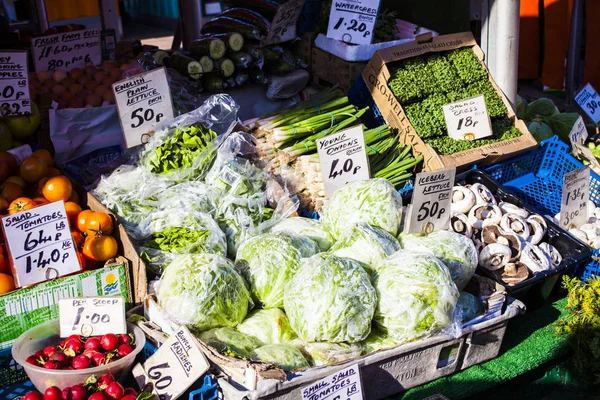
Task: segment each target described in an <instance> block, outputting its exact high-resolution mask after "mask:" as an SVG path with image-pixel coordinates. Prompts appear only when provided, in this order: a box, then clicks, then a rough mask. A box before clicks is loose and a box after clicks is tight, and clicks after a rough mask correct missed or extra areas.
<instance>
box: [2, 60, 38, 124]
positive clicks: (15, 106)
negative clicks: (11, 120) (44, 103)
mask: <svg viewBox="0 0 600 400" xmlns="http://www.w3.org/2000/svg"><path fill="white" fill-rule="evenodd" d="M29 113H31V101H30V98H29V78H28V75H27V52H26V51H0V117H6V116H10V115H22V114H29Z"/></svg>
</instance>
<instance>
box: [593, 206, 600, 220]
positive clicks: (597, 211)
mask: <svg viewBox="0 0 600 400" xmlns="http://www.w3.org/2000/svg"><path fill="white" fill-rule="evenodd" d="M593 215H594V217H596V218H598V219H600V207H596V208H594V213H593Z"/></svg>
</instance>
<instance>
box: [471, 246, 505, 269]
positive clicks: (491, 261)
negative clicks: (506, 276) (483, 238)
mask: <svg viewBox="0 0 600 400" xmlns="http://www.w3.org/2000/svg"><path fill="white" fill-rule="evenodd" d="M511 254H512V252H511V250H510V247H508V246H506V245H503V244H500V243H492V244H490V245H487V246H485V247H484V248H483V249H482V250H481V251H480V252H479V266H480V267H483V268H485V269H487V270H489V271H495V270H497V269H500V268H502V267H504V266H505V265H506V264H508V262H509V261H510V257H511Z"/></svg>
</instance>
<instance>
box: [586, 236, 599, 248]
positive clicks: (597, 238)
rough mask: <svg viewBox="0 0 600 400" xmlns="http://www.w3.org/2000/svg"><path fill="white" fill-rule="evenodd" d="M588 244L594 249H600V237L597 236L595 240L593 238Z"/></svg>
mask: <svg viewBox="0 0 600 400" xmlns="http://www.w3.org/2000/svg"><path fill="white" fill-rule="evenodd" d="M588 243H589V245H590V246H592V247H593V248H595V249H600V236H596V237H595V238H593V239H592V240H590V241H589V242H588Z"/></svg>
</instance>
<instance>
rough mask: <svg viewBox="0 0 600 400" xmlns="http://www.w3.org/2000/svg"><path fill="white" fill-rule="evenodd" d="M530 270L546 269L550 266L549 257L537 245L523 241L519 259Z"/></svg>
mask: <svg viewBox="0 0 600 400" xmlns="http://www.w3.org/2000/svg"><path fill="white" fill-rule="evenodd" d="M520 261H521V262H522V263H523V264H525V265H527V268H529V270H530V271H531V272H539V271H547V270H549V269H550V267H551V266H552V262H551V261H550V257H549V256H548V255H547V254H546V253H545V252H544V251H542V250H541V249H540V248H539V247H538V246H536V245H533V244H531V243H528V242H525V247H524V248H523V250H521V260H520Z"/></svg>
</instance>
